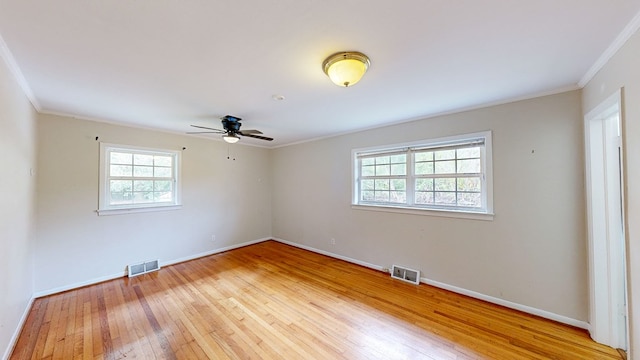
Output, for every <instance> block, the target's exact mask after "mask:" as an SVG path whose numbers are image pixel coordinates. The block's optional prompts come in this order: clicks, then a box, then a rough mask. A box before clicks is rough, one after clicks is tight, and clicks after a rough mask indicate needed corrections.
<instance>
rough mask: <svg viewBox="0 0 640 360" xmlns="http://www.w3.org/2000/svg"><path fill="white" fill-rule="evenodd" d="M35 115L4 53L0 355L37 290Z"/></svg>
mask: <svg viewBox="0 0 640 360" xmlns="http://www.w3.org/2000/svg"><path fill="white" fill-rule="evenodd" d="M0 41H2V40H1V39H0ZM35 118H36V114H35V111H34V109H33V107H32V106H31V103H30V102H29V100H28V99H27V97H26V96H24V93H23V91H22V89H21V88H20V86H19V85H18V83H17V82H16V81H15V80H14V77H13V75H12V74H11V73H10V72H9V69H8V67H7V66H6V64H5V62H4V61H3V59H2V57H0V189H1V191H2V200H1V201H0V356H3V355H4V356H6V355H7V354H8V351H9V350H10V349H9V347H10V345H11V341H12V338H13V337H14V336H15V335H16V334H17V332H18V331H20V329H19V328H18V326H19V323H20V320H21V316H22V315H23V314H24V313H25V310H27V306H28V304H29V303H30V299H31V295H32V293H33V240H32V239H33V226H34V215H33V213H34V211H33V202H34V194H35V191H34V184H35V181H34V178H33V177H32V176H31V175H30V174H31V171H30V170H31V168H34V169H35V167H36V162H35V149H36V142H35ZM3 358H4V357H3Z"/></svg>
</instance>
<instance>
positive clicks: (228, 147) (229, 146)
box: [227, 145, 236, 161]
mask: <svg viewBox="0 0 640 360" xmlns="http://www.w3.org/2000/svg"><path fill="white" fill-rule="evenodd" d="M230 148H231V145H227V160H233V161H236V158H235V157H234V158H233V159H232V158H231V156H230V155H229V149H230Z"/></svg>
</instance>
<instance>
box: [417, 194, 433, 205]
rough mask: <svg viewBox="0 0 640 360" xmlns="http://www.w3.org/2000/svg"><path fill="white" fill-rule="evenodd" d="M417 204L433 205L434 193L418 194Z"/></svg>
mask: <svg viewBox="0 0 640 360" xmlns="http://www.w3.org/2000/svg"><path fill="white" fill-rule="evenodd" d="M416 204H421V205H423V204H433V193H432V192H423V191H418V192H416Z"/></svg>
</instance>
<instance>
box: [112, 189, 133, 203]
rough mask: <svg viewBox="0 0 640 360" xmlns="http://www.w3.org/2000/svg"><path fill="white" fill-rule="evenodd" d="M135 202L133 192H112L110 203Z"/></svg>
mask: <svg viewBox="0 0 640 360" xmlns="http://www.w3.org/2000/svg"><path fill="white" fill-rule="evenodd" d="M132 202H133V193H131V192H112V193H111V199H110V202H109V203H110V204H111V205H121V204H131V203H132Z"/></svg>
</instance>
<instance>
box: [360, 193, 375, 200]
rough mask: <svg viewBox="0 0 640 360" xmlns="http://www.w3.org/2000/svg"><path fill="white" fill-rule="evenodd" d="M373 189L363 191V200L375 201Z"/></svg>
mask: <svg viewBox="0 0 640 360" xmlns="http://www.w3.org/2000/svg"><path fill="white" fill-rule="evenodd" d="M373 194H374V193H373V191H363V192H362V200H363V201H373V199H374V195H373Z"/></svg>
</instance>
